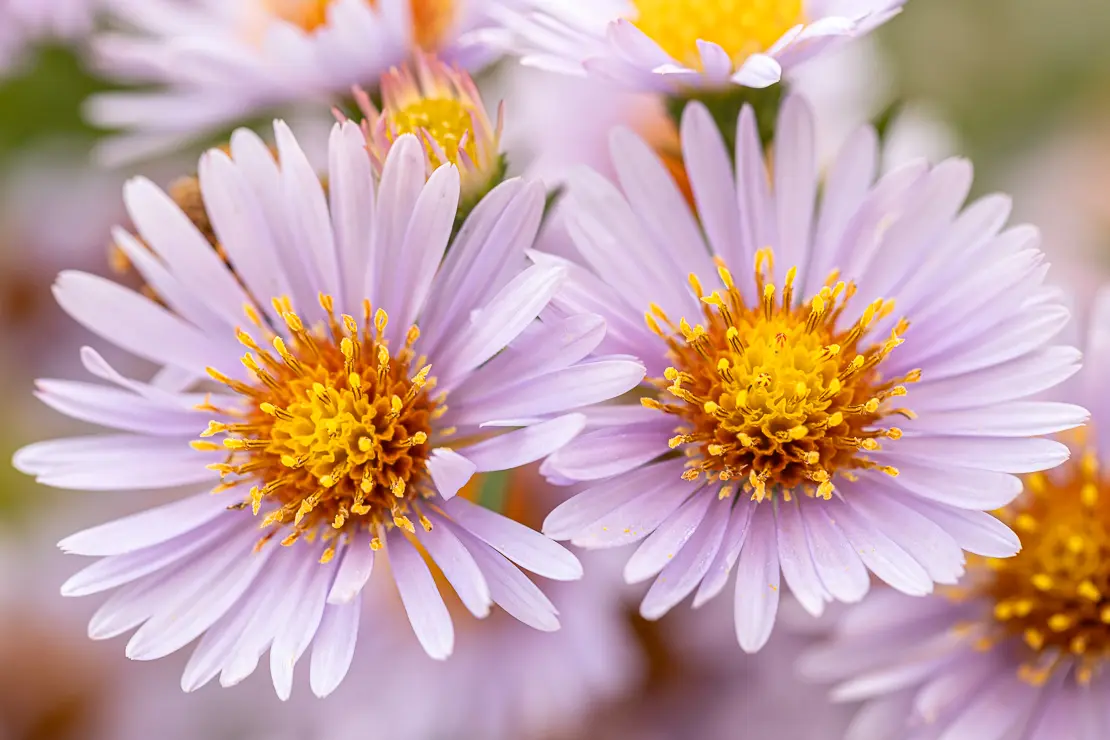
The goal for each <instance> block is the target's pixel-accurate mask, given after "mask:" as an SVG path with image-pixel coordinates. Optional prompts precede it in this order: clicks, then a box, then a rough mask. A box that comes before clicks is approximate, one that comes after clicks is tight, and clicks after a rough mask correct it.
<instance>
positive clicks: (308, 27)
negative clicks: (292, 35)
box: [270, 0, 333, 33]
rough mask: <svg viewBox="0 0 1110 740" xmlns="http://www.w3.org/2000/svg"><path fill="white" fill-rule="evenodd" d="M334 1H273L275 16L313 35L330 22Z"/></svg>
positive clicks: (271, 3) (272, 7) (272, 6)
mask: <svg viewBox="0 0 1110 740" xmlns="http://www.w3.org/2000/svg"><path fill="white" fill-rule="evenodd" d="M332 2H333V0H271V2H270V5H271V9H272V12H273V14H274V15H276V16H277V17H278V18H281V19H282V20H284V21H288V22H289V23H292V24H293V25H295V26H300V27H301V28H303V29H304V30H305V31H308V32H309V33H312V32H313V31H315V30H316V29H318V28H319V27H320V26H322V25H324V24H325V23H327V22H328V6H329V5H331V4H332Z"/></svg>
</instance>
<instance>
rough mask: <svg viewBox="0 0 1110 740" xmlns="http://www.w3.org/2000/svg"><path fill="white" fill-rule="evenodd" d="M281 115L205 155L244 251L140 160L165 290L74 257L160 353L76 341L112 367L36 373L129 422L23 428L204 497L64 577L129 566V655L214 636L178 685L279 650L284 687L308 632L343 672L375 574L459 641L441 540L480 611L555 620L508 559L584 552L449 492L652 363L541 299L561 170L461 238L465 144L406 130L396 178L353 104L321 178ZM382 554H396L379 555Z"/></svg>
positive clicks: (122, 327) (47, 450) (219, 221)
mask: <svg viewBox="0 0 1110 740" xmlns="http://www.w3.org/2000/svg"><path fill="white" fill-rule="evenodd" d="M275 134H276V139H277V151H278V154H279V158H278V160H277V161H275V159H274V157H273V156H272V155H271V153H270V152H269V151H268V150H267V148H266V146H265V145H264V144H263V143H262V141H261V139H259V138H258V137H257V136H255V135H254V134H252V133H250V132H247V131H239V132H237V133H236V134H235V135H234V136H233V137H232V141H231V147H230V152H231V155H230V156H228V155H226V154H224V153H223V152H221V151H218V150H213V151H211V152H209V153H208V154H206V155H205V156H204V157H203V158H202V159H201V162H200V169H199V177H200V188H201V191H202V193H203V196H204V202H205V205H206V207H207V211H208V216H209V217H210V219H211V225H212V230H213V231H214V233H215V235H216V237H217V239H218V241H219V244H220V246H221V247H222V249H223V253H224V254H225V255H226V259H227V261H228V263H230V265H233V266H234V270H232V269H229V268H228V263H225V261H224V260H223V259H221V257H220V256H219V255H218V254H217V252H216V251H215V250H213V249H212V247H211V245H210V244H209V242H208V241H207V240H206V239H205V238H204V237H203V236H202V235H201V233H200V232H199V231H198V230H197V229H196V228H195V226H194V225H193V224H192V223H191V222H190V220H189V219H188V217H187V216H186V215H185V214H184V213H183V212H182V211H181V210H180V209H179V208H178V207H177V206H176V205H175V204H174V203H173V202H172V201H171V199H170V198H169V196H167V195H166V194H164V193H163V192H162V191H160V190H159V189H158V188H157V187H155V186H154V185H153V184H151V183H150V182H149V181H147V180H144V179H136V180H133V181H131V182H130V183H128V185H127V186H126V188H125V191H124V199H125V201H126V204H127V207H128V211H129V213H130V216H131V219H132V221H133V222H134V224H135V225H136V228H137V230H138V233H139V235H140V236H141V237H142V240H143V242H142V243H140V241H139V240H138V239H137V238H135V237H134V236H132V235H130V234H128V233H126V232H124V231H122V230H117V232H116V234H115V238H116V241H117V243H118V244H119V246H120V247H121V248H122V249H123V250H124V251H125V252H126V254H127V256H128V257H129V259H130V260H131V261H132V263H133V264H134V265H135V268H136V269H137V271H138V272H139V273H140V274H141V275H142V277H143V278H144V280H145V281H146V283H147V285H148V287H149V288H150V289H151V290H152V291H153V292H154V293H156V294H157V296H158V297H159V298H160V300H161V304H159V303H157V302H155V301H153V300H150V299H148V298H146V297H144V296H142V295H140V294H138V293H136V292H133V291H131V290H128V289H126V288H124V287H121V286H119V285H116V284H114V283H112V282H110V281H108V280H105V279H102V278H99V277H95V276H92V275H88V274H83V273H74V272H67V273H63V274H62V275H61V276H60V277H59V278H58V281H57V284H56V287H55V294H56V296H57V299H58V301H59V303H60V304H61V305H62V307H63V308H64V309H65V310H66V311H67V312H68V313H69V314H70V315H71V316H73V317H74V318H75V319H76V320H77V321H78V322H80V323H81V324H83V325H84V326H85V327H87V328H88V329H90V330H91V331H93V332H94V333H96V334H98V335H100V336H102V337H103V338H105V339H107V340H108V341H110V342H112V343H113V344H115V345H117V346H118V347H120V348H122V349H123V350H126V351H128V352H130V353H132V354H134V355H137V356H139V357H141V358H144V359H146V360H150V361H152V362H154V363H156V364H158V365H160V366H164V367H165V369H164V370H163V371H162V372H161V373H160V375H159V376H158V378H157V379H156V381H155V382H153V383H145V382H140V381H138V380H132V379H130V378H126V377H123V376H122V375H121V374H120V373H118V372H117V371H116V370H114V369H113V368H112V367H111V366H110V365H109V364H108V362H107V361H106V360H105V359H104V358H103V357H101V356H100V355H99V354H97V352H96V351H94V350H92V349H89V348H86V349H84V350H83V351H82V360H83V363H84V365H85V367H86V369H88V370H89V372H91V373H92V374H93V375H94V376H96V377H97V378H99V379H100V380H103V381H106V384H96V383H85V382H70V381H61V380H44V381H41V382H40V384H39V389H38V395H39V397H40V398H41V399H42V400H43V401H44V402H46V403H47V404H48V405H50V406H52V407H54V408H55V409H57V410H59V411H62V412H63V413H66V414H68V415H70V416H73V417H76V418H78V419H81V420H84V421H88V422H92V423H96V424H102V425H104V426H106V427H109V428H112V429H115V430H117V432H116V433H114V434H111V435H101V436H88V437H77V438H72V439H60V440H53V441H48V442H42V443H39V444H33V445H30V446H28V447H26V448H24V449H23V450H21V451H20V452H19V453H17V455H16V459H15V463H16V465H17V467H19V468H20V469H21V470H23V471H25V472H28V473H31V474H33V475H35V476H36V477H37V478H38V480H39V481H41V482H42V483H45V484H47V485H51V486H58V487H64V488H75V489H84V490H144V489H175V490H177V491H180V492H181V493H183V494H184V496H183V497H182V498H181V499H180V500H178V501H176V502H174V503H170V504H167V505H164V506H160V507H158V508H154V509H151V510H149V511H145V512H143V513H140V514H136V515H134V516H131V517H128V518H125V519H121V520H118V521H114V522H111V523H108V524H104V525H101V526H98V527H94V528H93V529H89V530H86V531H84V532H80V533H78V534H75V535H73V536H71V537H69V538H67V539H65V540H64V541H63V542H62V543H61V547H62V548H63V549H64V550H66V551H67V552H72V553H76V554H80V555H88V556H95V557H100V558H102V559H101V560H98V561H97V562H96V563H94V564H92V565H91V566H89V567H88V568H86V569H85V570H83V571H81V572H80V573H78V574H77V575H75V576H74V577H73V578H71V579H70V580H69V581H68V582H67V583H66V584H65V586H64V587H63V592H64V593H65V594H67V595H73V596H76V595H85V594H90V593H96V592H101V591H105V590H109V589H113V588H115V589H118V590H116V591H115V593H114V594H113V595H112V596H111V597H110V598H109V599H108V600H107V601H106V602H105V603H104V605H103V606H102V607H101V608H100V610H99V611H98V612H97V613H96V615H95V616H94V617H93V619H92V623H91V625H90V627H89V632H90V635H91V636H92V637H94V638H97V639H103V638H108V637H112V636H115V635H119V634H122V633H125V632H128V631H131V630H133V629H135V628H136V627H137V628H138V630H137V631H136V632H135V633H134V635H133V636H132V637H131V640H130V642H129V643H128V646H127V654H128V656H129V657H131V658H134V659H138V660H149V659H153V658H159V657H162V656H164V655H167V654H169V653H172V652H174V651H175V650H178V649H180V648H182V647H184V646H185V645H187V644H189V643H190V642H192V641H193V640H194V639H196V638H198V637H201V636H202V635H203V637H202V639H201V640H200V642H199V644H198V645H197V648H196V650H195V651H194V653H193V656H192V659H191V660H190V662H189V665H188V668H187V669H186V673H185V679H184V680H183V686H184V688H185V689H186V690H192V689H195V688H197V687H199V686H201V685H203V684H205V683H207V682H208V681H210V680H211V679H212V678H214V677H215V676H216V675H217V674H218V675H220V680H221V683H223V684H224V685H230V684H234V683H236V682H238V681H240V680H242V679H243V678H245V677H246V676H247V675H249V674H250V673H251V672H252V671H253V670H254V668H255V666H256V665H257V663H258V660H259V658H260V657H261V656H262V655H263V654H264V653H265V651H266V650H267V649H269V650H270V668H271V672H272V674H273V680H274V684H275V687H276V689H277V692H278V694H279V695H280V696H282V697H286V696H288V695H289V692H290V689H291V683H292V677H293V667H294V664H295V663H296V661H297V659H298V658H300V657H301V655H302V654H303V653H304V652H305V651H306V650H307V649H308V647H309V645H310V644H313V652H312V684H313V686H314V689H315V691H316V692H317V693H319V694H321V695H324V694H327V693H329V692H330V691H331V690H333V689H334V688H335V686H336V685H337V684H338V683H339V681H340V680H341V679H342V678H343V676H344V674H345V673H346V671H347V669H348V666H349V664H350V661H351V657H352V652H353V649H354V643H355V634H356V631H357V626H358V621H359V613H360V607H359V602H360V593H361V591H362V588H363V586H364V584H365V583H366V582H367V579H368V578H370V576H371V573H372V571H374V570H377V571H378V573H379V574H380V576H379V577H388V575H387V574H388V573H390V572H391V573H392V578H393V580H394V581H395V582H396V585H397V588H398V590H399V592H400V596H401V600H402V602H403V603H404V606H405V609H406V611H407V612H408V615H409V619H410V621H411V623H412V626H413V629H414V630H415V632H416V635H417V637H418V638H419V640H420V642H421V644H422V645H423V646H424V649H425V650H426V651H427V652H428V654H429V655H431V656H432V657H434V658H445V657H447V656H448V655H449V654H450V653H451V651H452V646H453V642H454V633H453V629H452V622H451V618H450V616H449V615H448V612H447V609H446V607H445V606H444V602H443V599H442V598H441V596H440V593H439V589H438V588H437V586H436V584H435V581H434V580H433V577H432V575H431V571H430V570H429V567H428V565H427V563H426V562H425V559H428V560H431V561H433V562H434V563H435V564H436V565H437V566H438V567H439V569H440V571H442V573H443V574H444V575H445V576H446V579H447V581H448V582H450V584H451V585H452V587H453V588H454V589H455V591H456V592H457V593H458V595H459V597H460V599H461V600H462V602H463V603H464V604H465V605H466V607H467V608H468V609H469V610H470V611H471V612H472V613H474V614H475V615H476V616H478V617H484V616H486V615H487V614H488V613H489V610H490V604H491V602H493V603H497V604H499V605H500V606H501V607H503V608H504V609H505V610H506V611H507V612H509V613H510V614H512V615H513V616H516V617H517V618H519V619H521V620H522V621H525V622H529V623H536V622H540V621H542V622H543V623H544V624H547V625H551V626H557V620H556V619H555V617H554V614H553V613H552V609H551V607H550V604H549V602H547V600H546V599H545V598H543V596H542V593H541V592H540V591H539V589H538V588H537V587H536V586H535V585H533V584H532V582H531V581H529V580H528V579H527V578H526V577H525V576H524V575H522V573H521V572H520V571H519V570H518V569H517V567H516V565H519V566H521V567H523V568H526V569H528V570H531V571H532V572H534V573H537V574H539V575H542V576H545V577H548V578H554V579H557V580H572V579H575V578H578V577H579V576H580V575H581V568H580V566H579V564H578V562H577V560H576V559H575V558H574V557H573V556H572V555H571V554H570V553H569V552H567V551H566V550H564V549H563V548H562V547H561V546H559V545H556V544H555V543H553V542H551V541H550V540H548V539H546V538H545V537H543V536H542V535H540V534H538V533H536V532H534V531H533V530H530V529H528V528H527V527H524V526H522V525H519V524H516V523H514V522H512V521H511V520H508V519H505V518H503V517H501V516H500V515H498V514H496V513H494V512H492V511H489V510H487V509H484V508H481V507H479V506H476V505H474V504H472V503H470V502H469V501H466V500H463V499H461V498H459V499H456V498H455V494H456V493H457V492H458V490H459V489H460V488H461V487H462V486H463V485H464V484H466V482H467V481H468V480H469V478H470V477H471V475H473V474H475V473H477V472H485V471H496V470H504V469H509V468H513V467H516V466H519V465H522V464H525V463H528V462H531V461H534V460H537V459H539V458H541V457H543V456H545V455H547V454H549V453H550V452H552V451H553V450H555V449H557V448H558V447H559V446H561V445H562V444H563V443H565V442H566V441H567V440H569V439H570V438H572V437H573V436H574V435H575V434H577V433H578V432H579V430H581V429H582V427H583V424H584V423H585V419H584V417H583V416H582V415H580V414H574V413H566V412H568V411H570V410H572V409H574V408H575V407H577V406H580V405H583V404H591V403H595V402H598V401H602V400H605V399H608V398H611V397H613V396H615V395H619V394H621V393H624V392H626V391H627V390H629V389H630V388H632V387H634V386H635V385H636V384H637V383H639V382H640V379H641V378H642V377H643V367H642V366H641V365H640V364H638V363H637V362H634V361H631V360H628V359H623V358H596V359H590V360H588V361H583V358H584V357H585V356H586V355H587V354H588V353H589V352H591V351H592V350H593V349H595V348H596V346H597V345H598V342H599V341H600V339H601V338H602V335H603V334H604V325H603V323H602V321H601V320H600V319H598V318H597V317H591V316H573V317H569V318H566V319H559V320H553V321H546V322H542V323H537V322H536V321H535V319H536V317H537V316H538V315H539V314H540V312H541V311H543V309H544V308H545V307H546V306H547V305H548V302H549V300H550V299H551V297H552V295H553V294H554V293H555V291H556V290H557V289H558V287H559V285H560V284H561V283H562V281H563V280H564V278H565V270H564V269H562V268H560V267H557V266H555V267H553V266H546V265H543V266H532V267H528V268H527V269H524V266H525V265H526V264H527V260H526V259H525V257H524V250H525V249H526V248H528V247H529V246H530V245H531V244H532V240H533V238H534V236H535V234H536V231H537V229H538V226H539V223H540V218H541V215H542V211H543V203H544V192H543V188H542V186H541V185H540V184H539V183H535V182H526V181H522V180H510V181H506V182H505V183H503V184H501V185H500V186H498V187H497V188H495V189H494V190H493V191H491V193H490V194H489V195H488V196H487V197H486V198H485V199H484V200H483V201H482V202H481V203H480V204H479V205H478V206H477V207H476V208H475V209H474V211H473V212H472V213H471V215H470V217H469V219H468V220H467V222H466V224H465V225H464V226H463V227H462V229H461V231H460V233H459V234H458V236H457V237H456V238H454V240H453V241H452V242H451V250H450V253H449V254H447V256H446V258H445V257H444V254H445V250H446V248H447V246H448V241H449V238H450V235H451V232H452V227H453V224H454V221H455V217H456V208H457V203H458V199H459V173H458V171H457V169H456V168H455V167H454V166H453V165H445V166H443V167H440V168H439V169H437V170H435V171H434V172H433V173H432V174H431V176H430V177H429V178H427V181H425V177H426V170H425V155H424V149H423V147H422V146H421V144H420V142H419V141H418V140H417V139H416V138H415V137H414V136H412V135H405V136H402V137H400V138H399V139H398V140H397V142H396V145H395V146H394V147H393V148H392V149H391V151H390V153H389V155H388V157H387V158H386V161H385V165H384V170H383V173H382V175H381V180H380V183H378V182H376V179H375V177H374V176H373V175H372V165H371V162H370V158H369V156H368V155H367V152H366V149H365V147H366V142H365V140H364V138H363V135H362V133H361V131H360V130H359V128H358V126H357V125H355V124H354V123H345V124H342V125H337V126H336V127H335V128H334V129H333V131H332V136H331V140H330V148H331V149H330V168H329V171H328V180H327V182H328V188H327V192H325V190H324V187H323V185H322V184H321V181H320V179H319V178H318V177H317V175H316V173H315V172H314V171H313V170H312V168H311V167H310V166H309V164H308V161H307V159H306V158H305V156H304V153H303V152H302V150H301V148H300V147H299V146H298V144H297V142H296V141H295V140H294V138H293V136H292V134H291V133H290V132H289V130H288V128H287V127H286V126H285V125H284V124H282V123H280V122H279V123H277V124H275ZM441 263H442V264H441ZM243 327H245V328H243ZM418 327H419V328H418ZM244 348H245V350H246V354H245V355H244V354H243V352H244ZM206 425H207V428H206ZM509 428H513V430H512V431H506V430H507V429H509ZM200 437H203V438H200ZM279 542H280V543H281V545H284V546H279ZM381 556H388V560H389V568H388V570H386V569H383V568H380V567H379V568H375V567H374V565H375V562H376V561H377V560H380V558H381ZM513 563H516V565H514V564H513Z"/></svg>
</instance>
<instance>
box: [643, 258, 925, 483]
mask: <svg viewBox="0 0 1110 740" xmlns="http://www.w3.org/2000/svg"><path fill="white" fill-rule="evenodd" d="M771 259H772V256H771V253H770V250H763V251H761V252H760V253H759V254H758V255H757V256H756V262H755V276H756V287H757V290H758V292H757V295H759V296H761V297H762V301H761V302H760V303H758V304H756V305H751V306H749V305H747V304H746V303H745V302H744V299H743V297H742V296H741V294H740V291H739V290H737V288H736V285H735V284H734V282H733V279H732V275H731V274H730V273H729V271H728V270H727V269H726V268H725V267H723V266H721V267H719V274H720V277H721V281H722V283H723V286H724V294H722V293H721V292H720V291H715V292H713V293H712V294H710V295H705V294H704V292H703V291H702V288H701V285H700V284H699V282H698V280H697V278H696V277H694V276H693V275H691V277H690V281H691V284H692V285H693V287H694V291H695V293H696V294H697V295H698V297H699V298H700V299H701V301H702V303H703V304H704V322H705V323H704V324H701V323H699V324H697V325H694V326H691V325H690V324H689V323H688V322H687V321H686V319H682V320H681V321H680V322H679V323H678V324H677V325H675V324H674V323H673V322H672V321H671V320H670V319H669V318H668V317H667V316H666V315H665V314H664V313H663V311H662V310H661V309H659V308H658V307H657V306H654V305H653V306H652V309H651V311H650V312H649V313H648V314H647V317H646V318H647V322H648V325H649V327H650V328H651V329H652V330H653V331H654V332H656V333H657V334H659V336H661V337H663V338H664V339H665V340H666V342H667V344H668V346H669V347H670V352H669V354H668V357H669V359H670V360H671V361H672V362H673V366H672V367H670V368H668V369H667V371H666V373H665V379H658V380H655V381H653V382H654V383H655V385H656V386H657V387H658V388H659V396H658V398H645V399H643V400H642V403H643V404H644V405H645V406H648V407H649V408H655V409H659V410H662V411H665V412H667V413H670V414H673V415H674V416H675V417H677V419H678V425H677V427H676V435H675V436H674V437H673V438H672V439H671V440H670V446H671V448H672V449H677V448H680V447H681V448H683V452H684V453H685V454H686V456H687V457H688V458H689V462H688V463H687V470H686V472H685V473H683V478H686V479H687V480H697V479H698V478H699V477H700V476H702V475H705V476H706V477H707V478H709V479H711V480H712V479H719V480H722V481H727V480H741V481H743V483H742V484H741V486H742V487H743V489H744V490H745V491H750V492H751V494H752V498H754V499H756V500H758V501H762V500H763V499H764V498H766V497H768V496H773V495H774V493H775V492H776V491H777V492H779V493H781V495H782V496H783V498H784V499H786V500H790V497H791V496H792V495H796V494H797V493H799V492H801V493H804V494H806V495H808V496H820V497H822V498H826V499H827V498H829V497H830V496H831V495H832V491H833V477H834V476H835V475H837V474H840V475H843V476H845V477H849V478H850V477H851V471H852V470H858V469H864V468H871V469H878V470H882V471H883V472H886V473H888V474H890V475H897V473H898V471H897V470H895V469H894V468H891V467H886V466H880V465H878V464H877V463H875V462H874V461H872V460H871V459H869V458H868V457H867V453H868V452H872V451H874V450H877V449H879V447H880V443H879V440H880V439H884V438H885V439H892V440H896V439H898V438H899V437H901V436H902V432H901V430H899V429H898V428H897V427H885V428H884V427H883V423H884V420H885V419H886V417H888V416H890V415H892V414H903V415H906V416H909V414H910V412H909V411H907V410H905V409H899V408H891V407H890V406H889V405H888V404H887V403H886V401H887V400H888V399H890V398H893V397H897V396H903V395H905V394H906V387H905V385H904V384H905V383H912V382H916V381H917V380H918V379H919V378H920V372H918V371H914V372H911V373H909V374H908V375H906V376H903V377H900V378H890V379H884V378H883V377H882V376H881V374H880V372H879V371H880V366H881V364H882V362H883V360H884V359H885V358H886V357H887V355H889V354H890V353H891V352H892V351H893V350H894V349H895V348H896V347H898V346H899V345H900V344H902V341H903V340H902V339H901V336H900V335H901V334H903V333H904V332H905V330H906V328H907V326H908V325H907V323H906V321H905V320H902V321H900V322H898V324H897V326H896V327H895V328H894V329H893V330H892V332H891V335H890V337H889V338H888V339H886V340H885V341H881V342H874V341H868V340H869V338H868V331H869V329H870V328H871V327H872V325H873V324H874V323H875V322H876V321H877V320H879V319H881V318H883V317H885V316H887V315H888V314H889V313H890V312H891V310H892V309H893V303H892V302H891V301H886V300H883V299H881V298H880V299H877V300H875V301H873V302H872V303H871V304H869V305H868V306H867V308H866V309H865V310H864V312H863V315H862V316H861V317H860V318H859V319H858V320H857V321H856V322H855V323H854V324H851V325H850V326H848V327H846V328H843V329H838V328H837V325H838V323H839V321H840V319H841V317H842V314H843V313H844V311H845V308H846V305H847V302H848V301H849V299H850V298H851V297H852V296H853V295H854V294H855V285H854V284H852V283H847V284H845V283H844V282H842V281H839V280H837V279H836V274H835V273H834V274H833V275H831V276H830V277H829V279H828V281H827V282H826V285H825V287H823V288H822V289H821V290H820V292H819V293H818V294H817V295H816V296H814V297H813V298H811V299H810V300H808V301H805V302H801V303H799V304H795V302H794V280H795V275H796V270H795V269H793V268H792V269H791V270H790V271H789V273H788V274H787V278H786V285H785V287H784V289H783V290H782V292H781V293H778V292H777V291H776V289H775V286H774V285H771V284H769V283H767V282H766V281H765V279H764V277H763V270H762V267H763V265H764V264H766V265H767V266H768V267H769V266H770V264H771ZM731 493H732V490H731V487H729V486H725V487H723V488H722V490H721V497H722V498H724V497H726V496H729V495H731Z"/></svg>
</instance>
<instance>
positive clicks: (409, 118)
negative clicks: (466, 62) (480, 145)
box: [388, 98, 477, 166]
mask: <svg viewBox="0 0 1110 740" xmlns="http://www.w3.org/2000/svg"><path fill="white" fill-rule="evenodd" d="M388 115H389V118H390V122H391V123H392V124H393V131H394V136H400V135H402V134H417V135H421V134H425V133H426V134H427V136H428V138H429V139H430V140H431V142H430V144H429V154H430V156H431V157H432V158H433V159H434V160H435V164H436V166H438V165H440V164H445V163H446V162H452V163H456V164H457V163H458V161H459V148H460V146H465V147H466V148H467V154H468V155H469V156H470V158H471V159H473V158H474V157H475V156H476V154H477V152H476V149H477V146H476V143H475V140H474V137H473V136H470V135H469V134H470V131H471V130H472V128H473V122H472V120H471V115H472V113H471V111H470V109H468V108H467V106H466V105H464V104H463V102H462V101H461V100H457V99H451V98H421V99H419V100H415V101H413V102H411V103H409V104H408V105H406V106H405V107H403V108H400V109H398V110H394V111H388Z"/></svg>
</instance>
